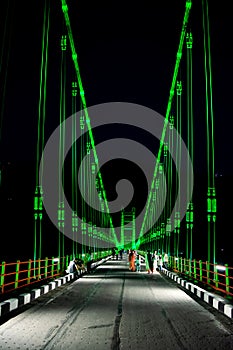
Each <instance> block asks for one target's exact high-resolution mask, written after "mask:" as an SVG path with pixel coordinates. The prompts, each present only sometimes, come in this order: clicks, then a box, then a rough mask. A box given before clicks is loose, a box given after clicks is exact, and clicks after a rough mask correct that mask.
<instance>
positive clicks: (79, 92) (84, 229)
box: [34, 0, 216, 262]
mask: <svg viewBox="0 0 233 350" xmlns="http://www.w3.org/2000/svg"><path fill="white" fill-rule="evenodd" d="M61 5H62V12H63V16H64V28H63V33H62V35H61V69H60V121H59V124H60V129H59V132H60V135H59V168H60V169H61V168H62V172H61V174H60V173H59V182H60V183H62V189H65V190H66V188H67V189H68V190H70V189H71V191H70V192H71V206H72V219H71V220H72V255H73V256H75V255H77V254H78V252H79V247H78V238H77V237H78V235H80V234H81V250H82V251H81V253H82V254H85V253H86V252H87V251H88V250H89V249H90V247H92V248H94V252H95V251H96V250H98V248H99V242H100V241H105V242H107V243H108V247H113V246H117V247H119V248H122V247H126V246H127V247H128V248H130V245H131V247H132V248H135V249H144V250H146V249H148V248H150V249H153V250H160V251H161V252H165V251H166V252H168V253H170V254H174V255H175V256H178V255H179V252H180V249H181V247H180V241H181V234H182V236H183V234H184V236H185V256H186V258H189V259H192V255H193V227H194V203H193V198H192V185H193V184H192V179H191V178H190V174H191V172H192V164H191V165H190V163H189V162H187V164H186V169H185V171H186V173H187V174H186V177H187V179H188V180H187V183H186V188H185V194H184V195H185V197H187V199H188V201H187V202H186V208H185V214H184V215H185V220H184V221H185V227H184V228H183V227H181V221H182V219H183V216H182V214H183V213H182V208H181V207H182V203H181V196H180V192H181V190H183V189H182V188H181V183H180V178H179V173H180V172H181V171H182V166H183V165H182V164H183V163H182V161H183V158H184V157H185V155H184V154H183V153H184V152H183V145H182V141H181V140H182V139H181V137H180V138H178V137H177V136H176V134H177V133H178V134H179V135H182V134H184V133H186V138H187V145H186V146H187V149H188V152H189V156H190V159H191V161H192V162H193V160H194V135H193V132H194V120H193V88H192V83H193V82H192V80H193V78H192V69H193V64H192V47H193V37H192V32H191V30H190V28H189V16H190V10H191V7H192V2H191V0H187V1H186V4H185V13H184V18H183V23H182V30H181V36H180V40H179V46H178V51H177V54H176V62H175V68H174V73H173V78H172V84H171V88H170V94H169V99H168V104H167V109H166V115H165V120H164V126H163V130H162V134H161V138H160V145H159V150H158V154H157V158H156V163H155V167H154V171H153V179H152V183H151V188H150V191H149V193H148V198H147V202H146V210H145V215H144V219H143V222H142V225H141V229H140V232H139V237H138V238H137V232H135V230H136V229H135V220H136V213H137V208H133V211H132V213H129V212H127V211H125V210H124V209H123V210H122V211H121V231H120V237H117V235H116V232H115V228H114V225H113V220H112V216H111V213H110V210H109V204H108V201H107V196H106V191H105V187H104V183H103V178H102V175H101V172H100V169H99V160H98V156H97V151H96V147H95V141H94V136H93V132H92V127H91V120H90V117H89V114H88V108H87V103H86V99H85V93H84V88H83V84H82V79H81V75H80V68H79V63H78V55H77V53H76V49H75V44H74V39H73V34H72V30H71V24H70V19H69V14H68V6H67V3H66V0H61ZM202 11H203V32H204V63H205V81H206V128H207V163H208V164H207V166H208V183H207V221H208V259H209V261H213V262H214V261H215V249H216V248H215V220H216V194H215V184H214V136H213V107H212V77H211V60H210V38H209V23H208V7H207V1H206V0H203V2H202ZM49 13H50V10H49V2H48V1H46V2H45V10H44V23H43V36H42V59H41V84H40V99H39V109H38V144H37V170H36V189H35V197H34V218H35V239H34V260H36V259H37V258H41V256H42V253H41V249H42V218H43V205H42V203H43V183H42V179H40V178H39V164H41V165H42V173H41V177H42V176H43V149H44V127H45V116H46V109H45V104H46V84H47V55H48V36H49ZM185 43H186V61H185V60H182V64H186V69H185V74H186V79H183V77H182V73H183V71H184V70H183V71H182V70H181V59H182V56H183V48H184V44H185ZM68 49H70V51H71V58H72V66H73V69H74V73H73V79H72V83H71V85H69V86H68V84H67V77H66V67H67V63H68V59H69V58H70V57H69V55H68V52H67V51H68ZM184 61H185V62H184ZM68 96H70V99H71V105H72V148H71V173H69V171H67V170H65V167H63V164H65V161H66V160H65V158H66V155H65V144H66V128H65V125H66V124H65V121H66V114H67V109H66V104H67V99H69V97H68ZM184 105H185V108H186V110H185V112H184V110H183V106H184ZM77 109H79V110H80V114H79V125H77V124H78V121H77V117H76V116H77V115H76V111H77ZM185 114H186V116H187V117H186V119H185V118H184V115H185ZM183 123H184V125H183ZM78 128H79V131H80V132H81V137H80V140H79V141H78V139H77V130H78ZM170 150H173V155H171V154H170ZM83 159H85V161H84V162H82V166H80V168H79V169H78V165H79V162H80V160H83ZM174 163H175V164H174ZM90 177H91V178H92V180H91V181H90V182H89V183H88V185H87V181H89V179H90ZM67 178H68V179H69V180H68V182H70V183H71V188H70V187H69V185H68V184H67V180H66V179H67ZM96 191H97V193H98V196H97V197H96ZM58 192H59V196H58V198H59V199H58V203H57V221H58V228H59V230H58V231H59V232H58V256H64V255H65V243H64V236H65V234H64V228H65V226H66V220H67V218H66V208H65V204H64V203H65V201H64V192H63V191H61V187H59V188H58ZM166 192H167V198H166V203H165V205H164V201H163V200H164V198H163V197H164V196H165V195H166ZM80 193H81V195H80ZM82 193H86V195H87V197H88V199H89V200H90V203H93V202H95V208H97V210H93V208H92V207H91V206H90V205H87V203H86V200H85V198H84V197H83V196H82ZM96 201H98V202H97V203H96ZM163 206H164V207H163ZM161 207H163V211H162V213H161V215H160V216H159V218H158V219H157V220H155V218H156V215H157V213H158V212H159V211H160V208H161ZM135 209H136V210H135ZM130 220H132V221H130ZM184 221H183V224H184ZM130 222H131V225H129V223H130ZM126 223H127V224H128V229H129V232H126V231H127V229H126ZM101 228H106V229H105V230H104V229H103V230H101ZM126 236H127V237H126ZM184 236H183V237H184ZM129 237H131V243H130V244H127V243H126V241H127V242H128V241H129ZM182 239H183V238H182ZM211 247H213V249H212V251H211Z"/></svg>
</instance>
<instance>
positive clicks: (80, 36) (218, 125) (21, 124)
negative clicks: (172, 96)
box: [1, 0, 233, 173]
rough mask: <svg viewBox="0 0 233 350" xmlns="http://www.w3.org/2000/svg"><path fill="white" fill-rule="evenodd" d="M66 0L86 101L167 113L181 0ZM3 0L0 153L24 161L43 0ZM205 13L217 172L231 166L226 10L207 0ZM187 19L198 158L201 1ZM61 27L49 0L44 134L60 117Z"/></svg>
mask: <svg viewBox="0 0 233 350" xmlns="http://www.w3.org/2000/svg"><path fill="white" fill-rule="evenodd" d="M67 3H68V5H69V15H70V19H71V26H72V30H73V35H74V40H75V45H76V51H77V53H78V55H79V64H80V71H81V77H82V80H83V86H84V90H85V93H86V101H87V105H88V106H91V105H94V104H99V103H103V102H115V101H122V102H133V103H138V104H141V105H144V106H147V107H150V108H152V109H154V110H156V111H157V112H159V113H161V114H162V115H165V112H166V107H167V101H168V97H169V90H170V86H171V81H172V76H173V70H174V65H175V59H176V52H177V48H178V43H179V38H180V33H181V27H182V20H183V16H184V10H185V1H184V0H182V1H181V0H179V1H155V2H154V3H153V4H152V3H151V2H149V1H143V2H142V1H140V2H139V1H136V2H135V1H127V2H126V1H124V2H123V1H122V2H121V1H120V2H119V1H117V2H116V1H98V2H94V1H85V2H78V1H68V2H67ZM4 6H5V8H4V7H3V9H2V10H1V15H2V17H3V18H2V20H1V34H2V38H4V39H5V41H3V44H4V46H3V48H2V51H1V52H2V54H1V106H2V115H1V118H2V130H1V135H2V144H1V146H2V149H1V152H2V153H3V156H2V158H3V159H5V160H8V159H12V160H14V159H17V160H25V161H27V160H28V159H33V154H34V151H35V148H36V138H37V118H38V100H39V83H40V82H39V76H40V62H41V36H42V23H43V10H44V1H25V0H24V1H20V2H19V1H15V0H11V1H9V0H8V1H5V2H4ZM209 20H210V31H211V40H210V44H211V52H212V55H211V59H212V68H213V77H212V78H213V106H214V118H215V142H216V145H215V149H216V171H217V172H220V173H228V172H232V170H233V169H232V168H233V167H232V162H231V152H232V145H231V142H230V140H231V126H232V118H231V115H232V108H231V99H232V96H231V90H232V88H231V81H232V62H233V60H232V58H233V57H232V55H233V53H232V51H233V50H232V43H231V41H232V40H231V34H230V33H231V30H230V23H231V18H230V11H228V9H227V7H226V6H225V7H224V6H223V5H222V6H220V5H219V3H216V2H213V1H211V2H210V4H209ZM5 25H6V27H5ZM190 25H191V29H192V32H193V37H194V43H193V69H194V81H193V84H194V85H193V86H194V87H193V91H194V95H195V97H194V102H195V105H194V112H195V115H194V119H195V126H196V129H195V130H197V132H198V133H200V134H199V136H200V137H201V138H200V139H198V140H197V142H196V145H195V149H196V154H197V159H198V157H199V156H200V157H201V155H202V153H203V152H202V151H203V147H205V146H204V144H203V138H205V120H204V115H203V113H204V112H203V111H201V113H200V110H201V106H202V105H203V101H204V89H205V88H204V80H203V79H204V70H203V60H204V55H203V32H202V12H201V1H200V0H196V1H193V5H192V10H191V17H190ZM5 28H6V32H5V36H4V35H3V33H4V29H5ZM64 32H65V26H64V22H63V15H62V11H61V4H60V1H50V34H49V59H48V88H47V108H48V111H47V115H46V133H47V137H49V135H50V134H51V133H52V131H53V130H54V128H55V127H56V126H57V125H58V123H59V115H58V111H59V109H58V108H59V107H58V105H59V85H60V82H59V79H60V77H59V69H60V36H61V34H62V33H64ZM184 60H185V58H184ZM67 65H68V67H69V68H68V70H69V72H70V74H71V75H72V74H74V72H73V71H72V69H73V68H72V61H71V60H70V59H69V61H68V63H67ZM183 78H184V79H185V72H184V75H183ZM4 87H5V90H4Z"/></svg>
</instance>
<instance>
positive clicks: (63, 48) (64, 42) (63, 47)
mask: <svg viewBox="0 0 233 350" xmlns="http://www.w3.org/2000/svg"><path fill="white" fill-rule="evenodd" d="M66 48H67V40H66V35H62V37H61V50H62V51H66Z"/></svg>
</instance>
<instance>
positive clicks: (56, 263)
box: [0, 256, 69, 294]
mask: <svg viewBox="0 0 233 350" xmlns="http://www.w3.org/2000/svg"><path fill="white" fill-rule="evenodd" d="M68 261H69V256H65V257H60V258H59V259H58V258H55V257H52V258H45V259H39V260H31V259H30V260H28V261H20V260H17V261H16V262H10V263H7V262H5V261H3V262H2V263H1V264H0V271H1V274H0V292H1V293H2V294H3V293H7V292H11V291H13V290H16V289H18V288H22V287H26V286H28V285H31V284H34V283H37V282H39V281H43V280H47V279H50V278H54V277H56V276H59V275H60V274H61V271H63V270H65V268H66V267H65V266H67V263H68Z"/></svg>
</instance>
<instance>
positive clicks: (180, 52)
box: [140, 0, 192, 236]
mask: <svg viewBox="0 0 233 350" xmlns="http://www.w3.org/2000/svg"><path fill="white" fill-rule="evenodd" d="M191 6H192V2H191V0H188V1H186V8H185V15H184V19H183V24H182V32H181V36H180V42H179V47H178V51H177V55H176V63H175V68H174V73H173V79H172V84H171V89H170V95H169V99H168V105H167V110H166V116H165V121H164V128H163V131H162V135H161V140H160V147H159V151H158V156H157V161H156V164H155V169H154V174H153V180H152V185H151V188H153V184H154V182H155V179H156V177H157V172H158V164H159V163H160V158H161V155H162V149H163V145H164V139H165V134H166V129H167V125H168V118H169V115H170V111H171V105H172V101H173V96H174V91H175V85H176V81H177V75H178V70H179V65H180V61H181V58H182V50H183V43H184V40H185V35H186V27H187V24H188V19H189V13H190V9H191ZM151 197H152V191H150V192H149V195H148V200H147V204H146V212H145V216H144V219H143V223H142V227H141V230H140V236H141V235H143V231H144V226H145V223H146V219H147V216H148V214H149V207H150V203H151Z"/></svg>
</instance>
